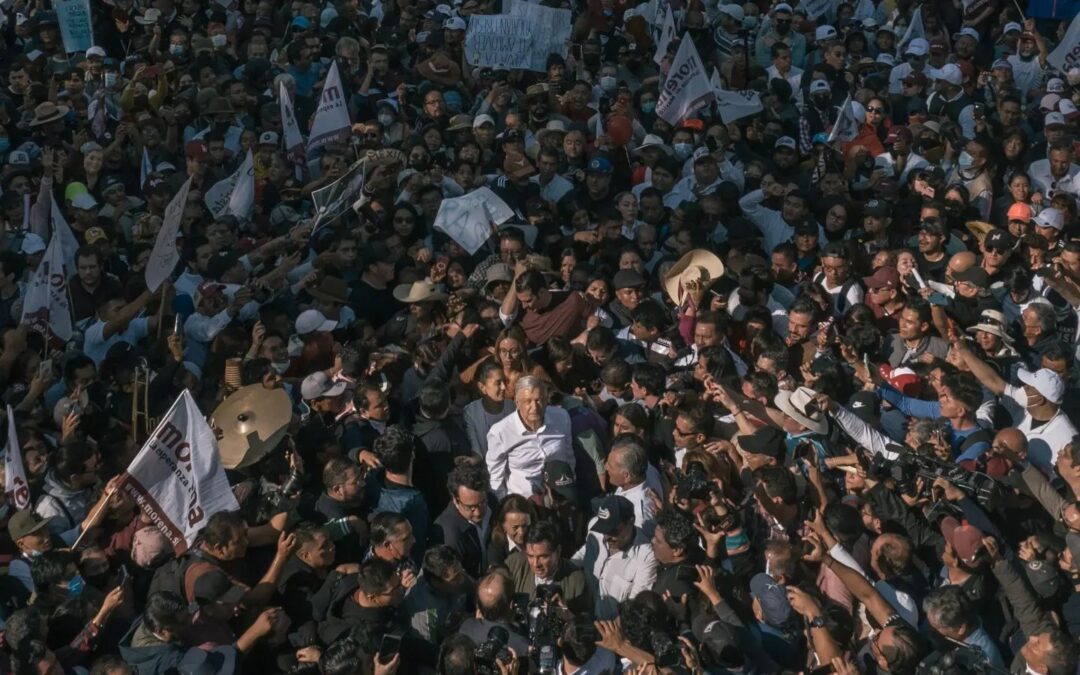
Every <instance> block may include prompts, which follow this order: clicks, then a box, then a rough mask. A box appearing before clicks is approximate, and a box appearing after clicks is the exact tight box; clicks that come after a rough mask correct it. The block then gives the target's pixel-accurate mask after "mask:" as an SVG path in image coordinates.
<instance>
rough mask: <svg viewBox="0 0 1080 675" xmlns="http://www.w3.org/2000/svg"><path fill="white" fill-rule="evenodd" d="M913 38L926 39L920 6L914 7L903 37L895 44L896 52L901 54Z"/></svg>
mask: <svg viewBox="0 0 1080 675" xmlns="http://www.w3.org/2000/svg"><path fill="white" fill-rule="evenodd" d="M915 38H922V39H924V40H925V39H926V29H925V28H923V22H922V7H916V8H915V12H914V13H912V15H911V23H909V24H908V27H907V30H906V31H904V37H902V38H901V39H900V43H899V44H898V45H897V53H898V54H899V55H901V56H903V55H904V49H906V48H907V46H908V43H909V42H911V41H912V40H914V39H915Z"/></svg>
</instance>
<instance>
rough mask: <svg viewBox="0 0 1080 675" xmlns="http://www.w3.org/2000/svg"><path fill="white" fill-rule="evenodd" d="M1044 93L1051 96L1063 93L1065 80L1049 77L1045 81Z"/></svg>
mask: <svg viewBox="0 0 1080 675" xmlns="http://www.w3.org/2000/svg"><path fill="white" fill-rule="evenodd" d="M1046 91H1047V92H1048V93H1051V94H1064V93H1065V80H1063V79H1061V78H1060V77H1051V78H1050V79H1049V80H1047V81H1046Z"/></svg>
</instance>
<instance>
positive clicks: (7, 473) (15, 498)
mask: <svg viewBox="0 0 1080 675" xmlns="http://www.w3.org/2000/svg"><path fill="white" fill-rule="evenodd" d="M7 424H8V427H7V428H8V433H7V450H6V451H5V452H4V494H5V495H7V500H8V502H9V503H11V505H12V506H14V507H15V508H16V509H19V510H22V509H28V508H30V484H29V483H27V482H26V467H25V466H23V459H22V448H20V447H19V435H18V434H17V433H15V411H13V410H12V409H11V404H8V407H7Z"/></svg>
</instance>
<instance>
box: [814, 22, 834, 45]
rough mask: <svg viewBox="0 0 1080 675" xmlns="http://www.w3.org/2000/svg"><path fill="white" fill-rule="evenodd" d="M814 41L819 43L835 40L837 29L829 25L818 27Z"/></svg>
mask: <svg viewBox="0 0 1080 675" xmlns="http://www.w3.org/2000/svg"><path fill="white" fill-rule="evenodd" d="M814 39H815V40H817V41H818V42H823V41H825V40H835V39H836V29H835V28H833V27H832V26H830V25H828V24H825V25H824V26H818V27H817V30H815V31H814Z"/></svg>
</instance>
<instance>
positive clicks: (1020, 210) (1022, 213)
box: [1006, 202, 1031, 223]
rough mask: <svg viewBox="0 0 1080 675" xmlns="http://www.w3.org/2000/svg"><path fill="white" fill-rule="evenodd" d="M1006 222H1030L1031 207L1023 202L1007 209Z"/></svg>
mask: <svg viewBox="0 0 1080 675" xmlns="http://www.w3.org/2000/svg"><path fill="white" fill-rule="evenodd" d="M1006 219H1007V220H1021V221H1023V222H1025V223H1030V222H1031V207H1030V206H1028V205H1027V204H1024V203H1023V202H1016V203H1015V204H1013V205H1012V206H1010V207H1009V212H1008V214H1007V215H1006Z"/></svg>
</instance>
